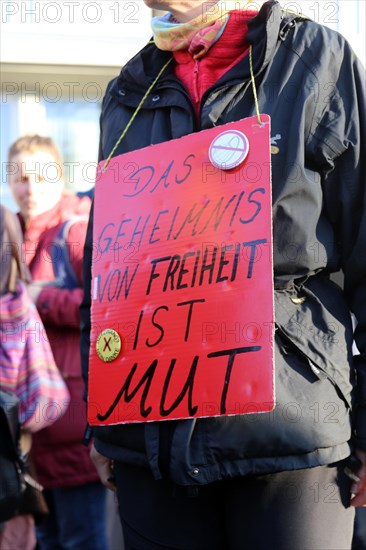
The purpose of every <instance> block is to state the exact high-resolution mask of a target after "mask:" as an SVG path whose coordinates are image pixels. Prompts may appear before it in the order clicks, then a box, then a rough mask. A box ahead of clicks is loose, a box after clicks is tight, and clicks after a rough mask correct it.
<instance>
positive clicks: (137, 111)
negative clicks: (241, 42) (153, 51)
mask: <svg viewBox="0 0 366 550" xmlns="http://www.w3.org/2000/svg"><path fill="white" fill-rule="evenodd" d="M172 60H173V57H171V58H170V59H168V61H167V62H166V63H165V65H164V66H163V67H162V69H161V70H160V71H159V73H158V75H157V76H156V78H155V79H154V81H153V83H152V84H151V86H149V88H148V90H147V91H146V93H145V94H144V96H143V98H142V99H141V101H140V103H139V104H138V106H137V108H136V110H135V112H134V113H133V115H132V117H131V118H130V120H129V121H128V123H127V125H126V126H125V128H124V130H123V132H122V134H121V135H120V137H119V139H118V141H117V143H116V144H115V146H114V147H113V149H112V151H111V152H110V154H109V155H108V157H107V160H106V161H105V163H104V166H103V168H102V172H105V170H106V169H107V167H108V164H109V162H110V160H111V158H112V157H113V154H114V152H115V151H116V149H117V147H118V146H119V144H120V143H121V141H122V140H123V138H124V137H125V135H126V133H127V131H128V129H129V128H130V126H131V124H132V123H133V121H134V120H135V118H136V116H137V115H138V113H139V111H140V109H141V107H142V105H143V104H144V102H145V100H146V98H147V96H148V95H149V93H150V92H151V90H152V89H153V87H154V86H155V84H156V83H157V81H158V80H159V78H160V77H161V75H162V73H163V72H164V71H165V69H166V68H167V66H168V65H169V63H171V62H172ZM249 65H250V77H251V81H252V87H253V95H254V103H255V110H256V114H257V118H258V122H259V124H260V125H261V126H262V125H263V122H262V119H261V114H260V111H259V103H258V96H257V89H256V86H255V78H254V72H253V59H252V46H250V48H249Z"/></svg>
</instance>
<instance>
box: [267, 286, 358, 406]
mask: <svg viewBox="0 0 366 550" xmlns="http://www.w3.org/2000/svg"><path fill="white" fill-rule="evenodd" d="M300 293H301V299H300V298H299V293H298V292H296V289H295V290H293V291H291V290H290V291H287V290H286V291H281V292H277V293H276V300H275V301H276V330H277V331H278V332H279V336H280V337H281V339H282V340H283V342H284V345H285V346H286V345H288V346H290V347H292V349H293V351H294V352H295V353H298V354H300V355H301V356H303V358H305V359H306V361H307V364H308V365H309V368H310V369H311V370H312V372H313V373H314V374H315V376H316V377H317V378H318V379H319V380H323V379H324V378H327V379H328V380H329V381H330V382H331V383H332V384H333V385H334V386H335V387H336V389H337V391H338V393H339V394H340V396H341V397H342V399H343V400H344V401H345V403H346V404H347V406H348V407H351V404H352V397H351V394H352V387H353V366H352V355H351V353H350V349H351V344H350V343H349V342H348V340H349V339H350V336H349V334H348V332H349V330H348V326H347V325H346V322H345V320H344V319H343V318H340V317H339V316H336V315H334V314H332V313H331V312H330V311H329V310H328V309H327V308H326V307H325V306H324V305H323V304H322V303H321V302H320V300H319V299H318V298H317V296H316V295H315V294H314V293H312V292H311V291H310V290H309V289H308V288H305V287H302V288H301V291H300ZM334 303H337V300H336V299H335V300H334Z"/></svg>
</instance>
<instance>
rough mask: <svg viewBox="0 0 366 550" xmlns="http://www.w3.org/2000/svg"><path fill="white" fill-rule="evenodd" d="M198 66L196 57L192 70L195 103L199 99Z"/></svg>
mask: <svg viewBox="0 0 366 550" xmlns="http://www.w3.org/2000/svg"><path fill="white" fill-rule="evenodd" d="M198 67H199V61H198V60H197V59H196V60H195V64H194V71H193V90H194V101H195V103H198V101H199V93H198Z"/></svg>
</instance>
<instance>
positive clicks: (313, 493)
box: [115, 463, 354, 550]
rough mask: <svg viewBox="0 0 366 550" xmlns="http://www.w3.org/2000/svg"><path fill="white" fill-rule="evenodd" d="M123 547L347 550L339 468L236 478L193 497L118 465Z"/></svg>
mask: <svg viewBox="0 0 366 550" xmlns="http://www.w3.org/2000/svg"><path fill="white" fill-rule="evenodd" d="M115 475H116V482H117V496H118V501H119V509H120V516H121V521H122V527H123V533H124V538H125V550H158V549H159V550H162V549H165V550H166V549H179V550H350V548H351V541H352V531H353V521H354V510H353V509H352V508H350V507H349V506H348V505H349V498H350V494H349V489H350V483H349V480H348V478H347V477H346V476H345V475H344V472H343V465H342V464H341V463H338V464H335V465H331V466H319V467H316V468H309V469H306V470H295V471H288V472H279V473H274V474H268V475H260V476H247V477H237V478H233V479H229V480H224V481H220V482H217V483H213V484H210V485H207V486H204V487H200V488H199V490H198V493H195V491H191V490H187V489H186V488H181V487H176V486H174V485H173V484H171V483H170V482H167V481H154V480H153V478H152V476H151V474H150V472H149V471H148V470H144V469H142V468H139V467H134V466H129V465H126V464H122V463H116V464H115Z"/></svg>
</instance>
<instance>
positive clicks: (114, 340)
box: [96, 328, 122, 363]
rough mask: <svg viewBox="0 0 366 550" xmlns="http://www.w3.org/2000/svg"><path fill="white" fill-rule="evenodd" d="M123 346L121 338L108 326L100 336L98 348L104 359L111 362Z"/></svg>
mask: <svg viewBox="0 0 366 550" xmlns="http://www.w3.org/2000/svg"><path fill="white" fill-rule="evenodd" d="M121 348H122V342H121V338H120V336H119V334H118V332H116V331H115V330H113V329H111V328H107V329H106V330H103V332H101V333H100V334H99V336H98V339H97V343H96V349H97V354H98V356H99V357H100V359H101V360H102V361H105V362H106V363H109V362H110V361H114V359H116V357H118V355H119V353H120V351H121Z"/></svg>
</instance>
